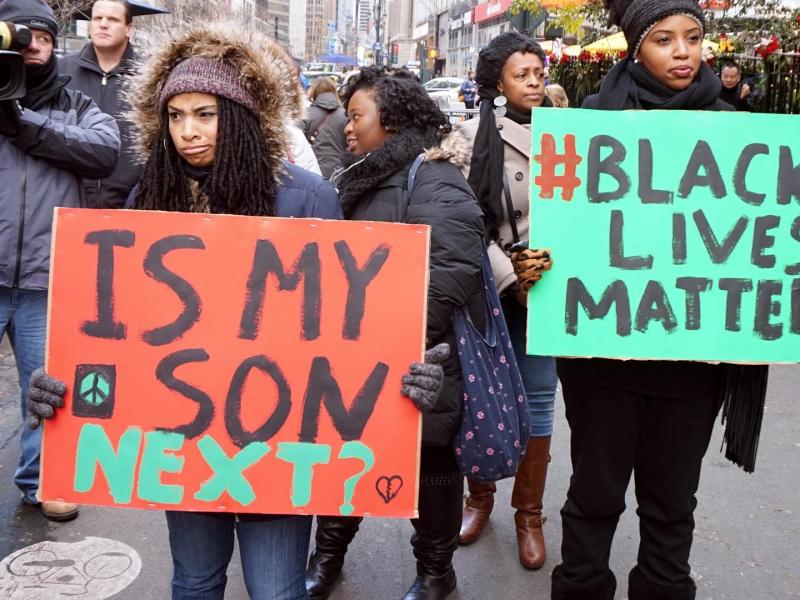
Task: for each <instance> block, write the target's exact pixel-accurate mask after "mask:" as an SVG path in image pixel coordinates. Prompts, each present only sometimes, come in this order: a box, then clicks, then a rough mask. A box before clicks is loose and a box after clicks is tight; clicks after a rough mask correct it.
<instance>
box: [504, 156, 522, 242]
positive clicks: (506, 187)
mask: <svg viewBox="0 0 800 600" xmlns="http://www.w3.org/2000/svg"><path fill="white" fill-rule="evenodd" d="M503 196H505V199H506V210H507V211H508V222H509V223H511V235H512V236H513V237H514V243H515V244H516V243H518V242H519V230H518V229H517V217H516V216H514V200H513V199H512V198H511V188H510V187H509V185H508V176H507V175H506V169H505V167H503Z"/></svg>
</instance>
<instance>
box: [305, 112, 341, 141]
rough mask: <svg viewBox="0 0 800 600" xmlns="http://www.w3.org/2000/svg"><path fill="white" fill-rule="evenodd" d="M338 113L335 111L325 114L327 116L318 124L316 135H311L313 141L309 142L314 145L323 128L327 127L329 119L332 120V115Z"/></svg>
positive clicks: (315, 130)
mask: <svg viewBox="0 0 800 600" xmlns="http://www.w3.org/2000/svg"><path fill="white" fill-rule="evenodd" d="M334 112H336V111H335V110H329V111H327V112H326V113H325V116H324V117H322V119H320V121H319V123H317V126H316V128H315V129H314V133H312V134H311V139H310V140H309V141H310V142H311V144H312V145H313V144H314V143H315V142H316V141H317V136H318V135H319V132H320V131H322V128H323V127H325V123H327V122H328V119H330V118H331V115H332V114H333V113H334Z"/></svg>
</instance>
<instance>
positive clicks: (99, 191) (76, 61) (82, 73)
mask: <svg viewBox="0 0 800 600" xmlns="http://www.w3.org/2000/svg"><path fill="white" fill-rule="evenodd" d="M138 60H139V56H138V54H137V53H136V51H135V50H134V48H133V46H132V45H131V44H128V47H127V48H126V49H125V53H124V54H123V56H122V60H121V61H120V63H119V64H118V65H117V66H116V67H114V68H113V69H112V70H111V71H109V72H108V73H106V72H104V71H103V70H102V69H101V68H100V66H99V65H98V63H97V54H95V51H94V46H92V44H91V42H90V43H88V44H86V46H84V47H83V49H82V50H81V51H80V52H78V53H74V54H69V55H67V56H65V57H63V58H61V59H60V60H59V63H58V68H59V71H60V72H61V73H62V74H64V75H69V76H70V77H71V80H70V82H69V83H68V84H67V87H68V88H70V89H73V90H79V91H81V92H83V93H84V94H86V95H87V96H89V97H91V98H92V100H94V101H95V103H97V105H98V106H99V107H100V110H101V111H103V112H104V113H106V114H108V115H111V116H112V117H114V120H115V121H116V122H117V126H118V127H119V133H120V141H121V148H120V153H119V159H118V160H117V166H116V168H115V169H114V172H113V173H112V174H111V175H110V176H109V177H107V178H106V179H99V180H98V179H84V181H83V188H84V195H85V202H86V207H87V208H122V207H123V206H124V205H125V200H126V198H127V197H128V194H129V193H130V191H131V190H132V189H133V186H134V185H136V182H137V181H138V180H139V167H138V166H137V164H136V162H135V160H134V151H133V125H132V123H131V122H130V121H128V120H127V119H126V118H124V116H123V114H124V113H125V112H126V111H127V110H128V106H127V104H126V103H125V102H124V100H123V96H122V93H123V85H124V81H125V79H126V78H127V77H130V76H133V75H134V74H135V65H136V62H137V61H138Z"/></svg>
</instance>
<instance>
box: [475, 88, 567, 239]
mask: <svg viewBox="0 0 800 600" xmlns="http://www.w3.org/2000/svg"><path fill="white" fill-rule="evenodd" d="M479 93H480V104H479V107H480V111H481V112H480V122H479V123H478V131H477V132H476V134H475V144H474V145H473V148H472V160H471V161H470V168H469V185H470V186H471V187H472V191H473V192H475V196H476V197H477V198H478V203H479V204H480V206H481V209H482V210H483V215H484V219H485V221H486V233H487V237H488V239H489V240H496V239H497V237H498V235H499V230H500V224H501V223H502V222H503V219H504V216H505V210H506V209H505V204H504V202H503V162H504V161H505V151H504V146H503V138H502V137H501V136H500V132H499V131H498V130H497V121H496V119H495V116H494V104H493V100H494V99H495V98H496V97H498V96H499V95H500V92H498V91H497V89H495V88H485V87H481V88H480V92H479ZM542 106H552V103H551V102H550V99H549V98H547V97H545V100H544V102H543V103H542ZM506 116H507V117H508V118H509V119H511V120H512V121H515V122H516V123H519V124H521V125H527V124H530V122H531V113H529V112H519V111H517V110H515V109H514V108H513V107H512V106H511V105H510V104H506Z"/></svg>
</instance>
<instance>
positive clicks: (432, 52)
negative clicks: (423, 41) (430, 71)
mask: <svg viewBox="0 0 800 600" xmlns="http://www.w3.org/2000/svg"><path fill="white" fill-rule="evenodd" d="M438 57H439V50H438V48H429V49H428V58H434V59H435V58H438Z"/></svg>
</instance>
